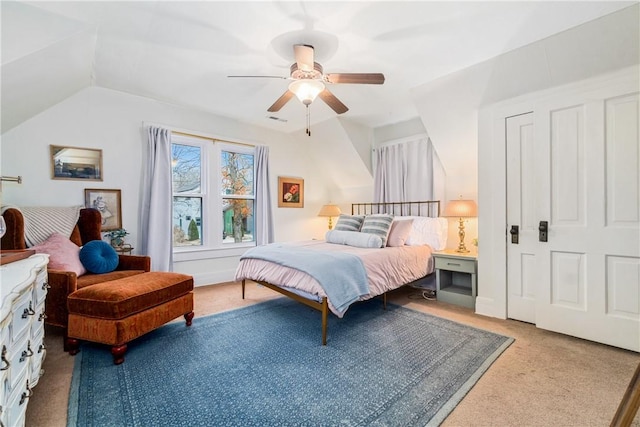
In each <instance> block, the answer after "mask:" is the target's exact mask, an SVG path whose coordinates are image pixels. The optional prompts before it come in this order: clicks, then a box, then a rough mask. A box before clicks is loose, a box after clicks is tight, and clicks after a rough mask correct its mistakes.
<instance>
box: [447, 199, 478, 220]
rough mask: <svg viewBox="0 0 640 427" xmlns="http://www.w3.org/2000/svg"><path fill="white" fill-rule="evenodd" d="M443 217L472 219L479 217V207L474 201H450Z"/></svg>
mask: <svg viewBox="0 0 640 427" xmlns="http://www.w3.org/2000/svg"><path fill="white" fill-rule="evenodd" d="M442 216H447V217H455V218H470V217H475V216H478V206H477V205H476V202H474V201H473V200H450V201H449V203H448V204H447V207H446V208H445V209H444V213H443V214H442Z"/></svg>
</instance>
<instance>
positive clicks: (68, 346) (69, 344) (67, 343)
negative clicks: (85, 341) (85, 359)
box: [64, 337, 80, 356]
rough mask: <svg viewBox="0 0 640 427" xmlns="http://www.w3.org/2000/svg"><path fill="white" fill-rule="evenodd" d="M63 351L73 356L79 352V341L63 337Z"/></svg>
mask: <svg viewBox="0 0 640 427" xmlns="http://www.w3.org/2000/svg"><path fill="white" fill-rule="evenodd" d="M64 349H65V351H68V352H69V354H70V355H72V356H75V355H76V354H78V353H79V352H80V341H78V340H77V339H75V338H69V337H65V339H64Z"/></svg>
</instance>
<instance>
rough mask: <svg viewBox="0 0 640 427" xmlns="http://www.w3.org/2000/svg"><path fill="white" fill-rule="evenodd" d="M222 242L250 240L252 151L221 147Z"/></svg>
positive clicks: (252, 238)
mask: <svg viewBox="0 0 640 427" xmlns="http://www.w3.org/2000/svg"><path fill="white" fill-rule="evenodd" d="M220 159H221V183H222V186H221V189H222V192H221V196H222V221H223V232H222V236H223V239H222V242H223V243H224V244H227V243H240V242H254V241H255V236H254V232H253V230H254V224H255V221H254V215H253V201H254V199H255V190H254V188H255V187H254V185H253V171H254V165H253V153H238V152H233V151H226V150H222V151H221V156H220Z"/></svg>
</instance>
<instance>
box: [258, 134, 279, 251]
mask: <svg viewBox="0 0 640 427" xmlns="http://www.w3.org/2000/svg"><path fill="white" fill-rule="evenodd" d="M255 158H256V205H255V206H254V212H255V214H256V244H257V245H266V244H268V243H273V242H274V235H273V215H272V213H271V191H270V190H269V147H267V146H264V145H258V146H257V147H256V157H255Z"/></svg>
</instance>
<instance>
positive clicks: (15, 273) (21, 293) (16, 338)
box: [0, 254, 49, 427]
mask: <svg viewBox="0 0 640 427" xmlns="http://www.w3.org/2000/svg"><path fill="white" fill-rule="evenodd" d="M48 262H49V256H48V255H44V254H38V255H32V256H31V257H29V258H26V259H23V260H20V261H15V262H12V263H10V264H5V265H2V266H0V301H1V302H2V306H1V307H0V352H1V354H0V425H1V426H2V427H14V426H23V425H24V422H25V414H26V411H27V403H28V402H29V397H30V396H31V394H32V393H33V387H35V385H36V384H37V383H38V380H39V379H40V375H42V369H41V367H42V362H43V361H44V357H45V354H46V350H45V345H44V318H45V314H44V301H45V297H46V295H47V289H48V286H49V285H48V284H47V263H48Z"/></svg>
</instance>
